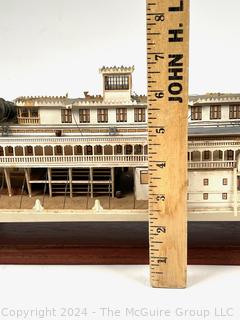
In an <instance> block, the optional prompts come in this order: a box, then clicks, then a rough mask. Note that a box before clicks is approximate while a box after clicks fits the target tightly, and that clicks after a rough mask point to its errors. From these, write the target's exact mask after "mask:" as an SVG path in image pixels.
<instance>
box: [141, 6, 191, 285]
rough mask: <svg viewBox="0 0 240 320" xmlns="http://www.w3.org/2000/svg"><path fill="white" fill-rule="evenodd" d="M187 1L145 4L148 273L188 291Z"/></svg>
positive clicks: (158, 281) (156, 281)
mask: <svg viewBox="0 0 240 320" xmlns="http://www.w3.org/2000/svg"><path fill="white" fill-rule="evenodd" d="M188 38H189V0H156V1H152V0H147V61H148V137H149V139H148V146H149V152H148V158H149V164H148V168H149V220H150V229H149V236H150V238H149V239H150V271H151V284H152V286H153V287H167V288H184V287H186V266H187V229H186V226H187V114H188V55H189V53H188V43H189V41H188Z"/></svg>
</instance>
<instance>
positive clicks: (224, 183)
mask: <svg viewBox="0 0 240 320" xmlns="http://www.w3.org/2000/svg"><path fill="white" fill-rule="evenodd" d="M203 185H204V186H208V185H209V179H207V178H205V179H203ZM222 185H223V186H227V185H228V179H227V178H223V179H222Z"/></svg>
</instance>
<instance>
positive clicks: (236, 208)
mask: <svg viewBox="0 0 240 320" xmlns="http://www.w3.org/2000/svg"><path fill="white" fill-rule="evenodd" d="M237 196H238V194H237V168H233V212H234V216H235V217H236V216H237V215H238V199H237Z"/></svg>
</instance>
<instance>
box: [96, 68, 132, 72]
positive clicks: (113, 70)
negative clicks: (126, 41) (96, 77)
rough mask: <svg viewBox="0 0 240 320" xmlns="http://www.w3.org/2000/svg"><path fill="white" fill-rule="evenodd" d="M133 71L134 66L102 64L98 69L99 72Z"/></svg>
mask: <svg viewBox="0 0 240 320" xmlns="http://www.w3.org/2000/svg"><path fill="white" fill-rule="evenodd" d="M133 71H134V66H131V67H124V66H121V67H117V66H113V67H105V66H103V67H102V68H100V69H99V72H100V73H132V72H133Z"/></svg>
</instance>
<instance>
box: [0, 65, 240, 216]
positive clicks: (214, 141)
mask: <svg viewBox="0 0 240 320" xmlns="http://www.w3.org/2000/svg"><path fill="white" fill-rule="evenodd" d="M133 70H134V68H133V67H119V68H118V67H110V68H108V67H103V68H102V69H100V73H101V74H102V77H103V93H102V95H97V96H93V95H90V94H89V93H88V92H84V97H81V98H76V99H71V98H69V97H68V95H66V96H60V97H19V98H17V99H15V100H14V101H13V102H12V103H6V102H5V101H1V106H2V107H1V112H2V113H1V114H0V115H1V117H2V118H1V127H0V134H1V136H0V169H1V170H0V173H1V176H0V177H1V181H0V196H1V201H0V221H102V220H103V221H146V220H147V208H148V174H149V173H148V137H147V123H148V114H147V98H146V96H144V95H137V94H135V93H134V94H133V92H132V72H133ZM188 119H189V132H188V195H187V197H188V198H187V202H188V216H189V220H190V221H201V220H212V221H218V220H219V221H227V220H233V221H235V220H238V211H239V206H240V163H239V155H240V131H239V126H240V122H239V121H240V94H206V95H196V96H190V97H189V116H188ZM169 147H174V146H169ZM9 197H10V198H9ZM36 200H38V202H39V207H43V209H41V210H39V211H37V210H36V209H33V208H36ZM95 200H99V201H100V205H101V206H102V207H103V210H101V212H98V213H96V212H94V210H92V207H93V206H94V202H95ZM101 219H102V220H101Z"/></svg>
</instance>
